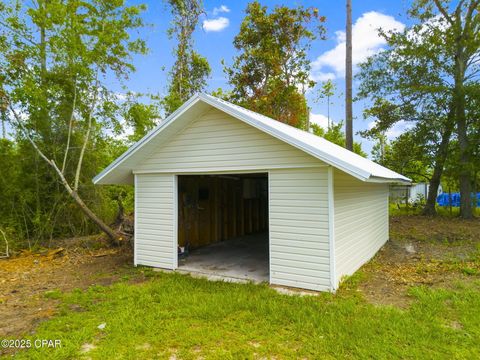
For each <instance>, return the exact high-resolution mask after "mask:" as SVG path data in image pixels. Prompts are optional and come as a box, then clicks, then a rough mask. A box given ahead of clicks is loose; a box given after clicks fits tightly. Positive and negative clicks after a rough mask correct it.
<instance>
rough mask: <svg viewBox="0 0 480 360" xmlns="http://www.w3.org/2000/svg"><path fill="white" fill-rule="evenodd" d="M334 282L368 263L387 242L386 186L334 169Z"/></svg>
mask: <svg viewBox="0 0 480 360" xmlns="http://www.w3.org/2000/svg"><path fill="white" fill-rule="evenodd" d="M333 176H334V177H333V182H334V209H335V211H334V213H335V215H334V218H335V221H334V229H335V230H334V233H335V260H336V261H335V270H336V271H335V272H336V280H337V282H339V281H341V279H342V276H345V275H351V274H353V273H354V272H355V271H356V270H357V269H358V268H359V267H360V266H362V265H363V264H364V263H366V262H367V261H368V260H370V259H371V258H372V257H373V256H374V255H375V253H376V252H377V251H378V250H379V249H380V248H381V247H382V246H383V244H385V242H386V241H387V240H388V184H376V183H366V182H362V181H360V180H357V179H355V178H354V177H352V176H350V175H347V174H345V173H343V172H341V171H338V170H335V171H334V175H333Z"/></svg>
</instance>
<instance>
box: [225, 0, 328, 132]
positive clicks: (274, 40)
mask: <svg viewBox="0 0 480 360" xmlns="http://www.w3.org/2000/svg"><path fill="white" fill-rule="evenodd" d="M324 22H325V17H323V16H321V15H320V14H319V12H318V9H316V8H304V7H301V6H299V7H296V8H289V7H287V6H276V7H275V8H274V9H273V10H272V11H270V12H269V11H268V9H267V7H266V6H262V5H260V3H259V2H258V1H254V2H252V3H250V4H248V6H247V9H246V16H245V18H244V19H243V21H242V24H241V25H240V32H239V33H238V34H237V36H236V37H235V39H234V42H233V44H234V46H235V48H236V49H237V50H238V51H239V52H240V54H239V55H237V56H236V57H235V58H234V61H233V64H232V65H231V66H230V67H228V66H225V68H224V70H225V73H226V74H227V77H228V81H229V83H230V84H231V85H232V87H233V89H232V92H231V94H230V100H231V101H233V102H235V103H238V104H239V105H242V106H244V107H246V108H249V109H251V110H254V111H257V112H260V113H262V114H264V115H266V116H270V117H272V118H274V119H277V120H279V121H282V122H284V123H287V124H290V125H293V126H297V127H305V124H306V121H307V115H308V107H307V103H306V99H305V91H306V90H307V89H308V88H310V87H312V86H314V85H315V83H314V82H313V81H311V80H310V78H309V73H310V61H309V60H308V57H307V54H308V50H309V48H310V46H311V43H312V41H313V40H314V39H316V38H318V37H320V38H323V36H324V32H325V29H324V27H323V23H324Z"/></svg>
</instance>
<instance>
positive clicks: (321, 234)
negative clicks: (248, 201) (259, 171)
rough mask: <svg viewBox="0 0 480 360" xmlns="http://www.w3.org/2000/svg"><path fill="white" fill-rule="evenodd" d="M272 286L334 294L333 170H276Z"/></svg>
mask: <svg viewBox="0 0 480 360" xmlns="http://www.w3.org/2000/svg"><path fill="white" fill-rule="evenodd" d="M269 188H270V197H269V206H270V217H269V221H270V283H272V284H277V285H284V286H292V287H299V288H303V289H310V290H319V291H320V290H330V289H331V281H330V252H329V223H328V221H329V217H328V167H320V168H303V169H281V170H271V171H270V173H269Z"/></svg>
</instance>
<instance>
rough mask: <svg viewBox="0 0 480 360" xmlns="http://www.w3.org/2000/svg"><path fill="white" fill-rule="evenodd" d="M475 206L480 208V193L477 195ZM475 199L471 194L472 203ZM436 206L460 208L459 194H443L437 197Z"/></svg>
mask: <svg viewBox="0 0 480 360" xmlns="http://www.w3.org/2000/svg"><path fill="white" fill-rule="evenodd" d="M476 198H477V206H478V207H480V192H479V193H477V196H476ZM473 199H475V194H473V193H472V202H473ZM437 204H438V205H440V206H450V204H451V205H452V206H457V207H458V206H460V193H458V192H456V193H450V194H449V193H443V194H440V195H438V197H437Z"/></svg>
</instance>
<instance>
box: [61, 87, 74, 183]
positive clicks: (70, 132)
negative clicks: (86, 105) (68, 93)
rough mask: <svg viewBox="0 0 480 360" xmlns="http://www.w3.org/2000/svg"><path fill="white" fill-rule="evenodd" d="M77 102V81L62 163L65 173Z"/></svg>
mask: <svg viewBox="0 0 480 360" xmlns="http://www.w3.org/2000/svg"><path fill="white" fill-rule="evenodd" d="M76 103H77V84H76V82H75V83H74V86H73V103H72V112H71V114H70V121H69V122H68V136H67V145H66V146H65V155H64V156H63V163H62V174H64V173H65V166H66V165H67V157H68V151H69V150H70V139H71V137H72V127H73V116H74V114H75V106H76Z"/></svg>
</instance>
